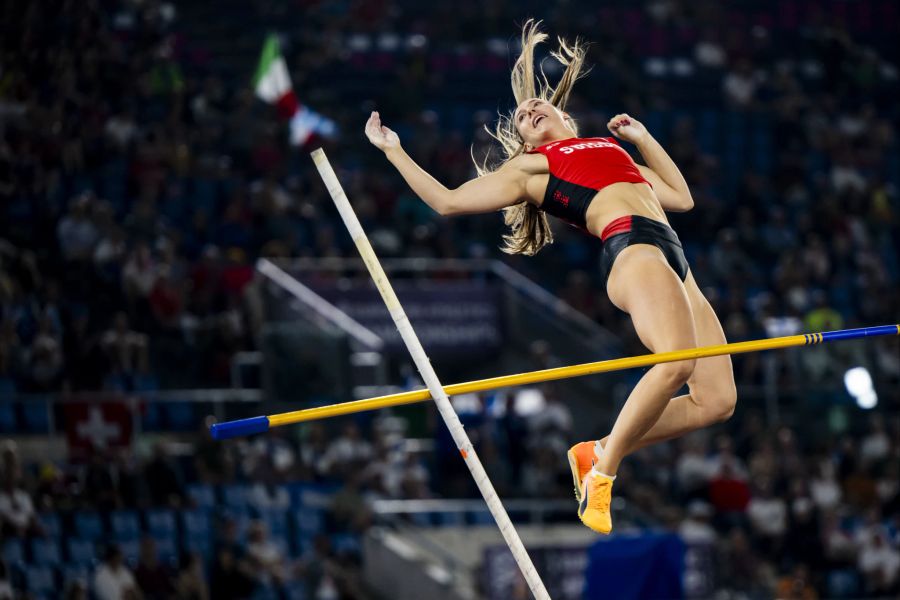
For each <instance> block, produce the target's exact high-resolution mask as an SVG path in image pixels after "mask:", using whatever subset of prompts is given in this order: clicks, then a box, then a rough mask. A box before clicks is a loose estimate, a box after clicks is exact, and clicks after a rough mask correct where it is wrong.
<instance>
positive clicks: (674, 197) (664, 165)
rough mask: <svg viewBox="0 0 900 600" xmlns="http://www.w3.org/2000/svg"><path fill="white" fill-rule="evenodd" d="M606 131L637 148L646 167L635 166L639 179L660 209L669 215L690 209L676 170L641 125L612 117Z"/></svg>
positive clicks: (687, 192) (687, 190) (685, 188)
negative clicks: (644, 182)
mask: <svg viewBox="0 0 900 600" xmlns="http://www.w3.org/2000/svg"><path fill="white" fill-rule="evenodd" d="M607 127H608V128H609V130H610V131H611V132H612V134H613V135H614V136H616V137H617V138H620V139H623V140H625V141H627V142H631V143H632V144H634V145H635V146H637V149H638V151H639V152H640V153H641V156H643V157H644V161H646V163H647V166H646V167H645V166H643V165H638V169H640V171H641V175H643V176H644V179H646V180H647V181H649V182H650V184H651V185H652V186H653V191H654V192H656V197H657V198H659V203H660V204H662V207H663V208H664V209H666V210H669V211H674V212H683V211H686V210H691V209H692V208H694V199H693V198H692V197H691V190H690V188H688V184H687V182H686V181H685V180H684V176H683V175H682V174H681V171H679V170H678V166H677V165H676V164H675V162H674V161H673V160H672V159H671V158H670V157H669V154H668V153H667V152H666V151H665V150H664V149H663V147H662V146H661V145H660V144H659V142H657V141H656V139H654V137H653V136H652V135H650V132H649V131H647V128H646V127H644V125H643V123H641V122H640V121H638V120H637V119H634V118H632V117H629V116H628V115H626V114H620V115H616V116H615V117H613V118H612V119H610V120H609V123H608V124H607Z"/></svg>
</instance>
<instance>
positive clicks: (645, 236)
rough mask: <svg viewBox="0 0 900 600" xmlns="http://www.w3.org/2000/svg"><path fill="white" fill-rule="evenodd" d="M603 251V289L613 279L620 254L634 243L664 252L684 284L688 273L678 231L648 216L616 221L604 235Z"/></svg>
mask: <svg viewBox="0 0 900 600" xmlns="http://www.w3.org/2000/svg"><path fill="white" fill-rule="evenodd" d="M600 237H601V239H603V250H601V253H600V269H601V271H602V272H603V287H604V288H605V287H606V283H607V281H608V280H609V273H610V271H612V266H613V263H614V262H616V257H617V256H619V252H621V251H622V250H624V249H625V248H627V247H628V246H631V245H632V244H650V245H651V246H656V247H657V248H659V249H660V250H662V253H663V255H664V256H665V257H666V261H668V263H669V266H670V267H672V270H673V271H675V273H676V274H678V277H680V278H681V280H682V281H684V280H685V279H686V278H687V274H688V264H687V259H685V257H684V250H683V249H682V248H681V241H680V240H679V239H678V236H677V235H676V234H675V231H673V230H672V228H671V227H669V226H668V225H666V224H665V223H660V222H659V221H654V220H653V219H648V218H646V217H640V216H637V215H629V216H627V217H621V218H619V219H616V220H614V221H613V222H612V223H610V224H609V225H607V227H606V228H605V229H604V230H603V234H602V235H601V236H600Z"/></svg>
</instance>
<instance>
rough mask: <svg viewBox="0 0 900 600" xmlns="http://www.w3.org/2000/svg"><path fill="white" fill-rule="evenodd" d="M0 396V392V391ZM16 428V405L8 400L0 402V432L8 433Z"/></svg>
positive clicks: (0, 394)
mask: <svg viewBox="0 0 900 600" xmlns="http://www.w3.org/2000/svg"><path fill="white" fill-rule="evenodd" d="M0 396H2V391H0ZM16 428H17V421H16V405H15V403H13V402H10V401H8V400H0V431H2V432H3V433H10V432H12V431H15V430H16Z"/></svg>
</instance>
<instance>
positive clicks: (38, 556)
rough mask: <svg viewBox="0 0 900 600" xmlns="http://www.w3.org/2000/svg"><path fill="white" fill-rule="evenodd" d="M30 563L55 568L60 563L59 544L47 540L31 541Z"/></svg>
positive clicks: (37, 539)
mask: <svg viewBox="0 0 900 600" xmlns="http://www.w3.org/2000/svg"><path fill="white" fill-rule="evenodd" d="M31 562H32V563H34V564H36V565H42V566H46V567H55V566H57V565H59V564H60V563H61V562H62V553H61V552H60V551H59V543H58V542H57V541H56V540H53V539H49V538H35V539H33V540H31Z"/></svg>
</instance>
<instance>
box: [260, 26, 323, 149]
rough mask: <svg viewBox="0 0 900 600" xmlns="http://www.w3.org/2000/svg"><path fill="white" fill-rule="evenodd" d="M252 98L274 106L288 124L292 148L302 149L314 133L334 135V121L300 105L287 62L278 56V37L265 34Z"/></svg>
mask: <svg viewBox="0 0 900 600" xmlns="http://www.w3.org/2000/svg"><path fill="white" fill-rule="evenodd" d="M253 86H254V88H255V89H256V96H257V97H258V98H260V99H261V100H262V101H263V102H266V103H268V104H274V105H275V106H276V107H277V108H278V114H279V115H280V116H281V117H282V118H284V119H287V120H289V121H290V140H291V143H292V144H294V145H296V146H302V145H303V144H305V143H306V142H307V141H309V138H311V137H312V136H313V135H314V134H318V135H320V136H322V137H326V138H327V137H333V136H334V135H335V134H336V133H337V126H336V125H335V123H334V121H332V120H331V119H328V118H326V117H323V116H322V115H320V114H318V113H317V112H315V111H313V110H312V109H310V108H309V107H308V106H304V105H303V104H300V102H299V101H298V100H297V95H296V94H295V93H294V86H293V85H292V84H291V75H290V73H288V69H287V63H285V61H284V57H283V56H282V55H281V48H280V45H279V43H278V36H277V35H275V34H269V36H268V37H267V38H266V43H265V44H264V45H263V51H262V55H260V57H259V66H258V67H257V68H256V75H255V76H254V78H253Z"/></svg>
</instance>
